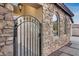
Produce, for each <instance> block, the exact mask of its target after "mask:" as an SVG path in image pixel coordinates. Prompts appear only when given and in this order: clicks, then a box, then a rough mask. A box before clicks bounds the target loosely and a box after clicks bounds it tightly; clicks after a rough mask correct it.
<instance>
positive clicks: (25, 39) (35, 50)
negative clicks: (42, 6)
mask: <svg viewBox="0 0 79 59" xmlns="http://www.w3.org/2000/svg"><path fill="white" fill-rule="evenodd" d="M13 43H14V55H15V56H16V55H18V56H39V55H41V24H40V22H39V21H38V19H36V18H35V17H33V16H30V15H29V16H27V15H23V16H20V17H18V18H17V19H16V20H15V21H14V41H13Z"/></svg>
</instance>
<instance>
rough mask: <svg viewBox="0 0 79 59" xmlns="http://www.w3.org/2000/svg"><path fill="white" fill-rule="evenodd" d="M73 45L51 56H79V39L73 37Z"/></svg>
mask: <svg viewBox="0 0 79 59" xmlns="http://www.w3.org/2000/svg"><path fill="white" fill-rule="evenodd" d="M70 41H71V43H70V44H68V45H66V46H64V47H62V48H61V49H59V50H57V51H56V52H54V53H52V54H51V55H50V56H79V37H71V39H70Z"/></svg>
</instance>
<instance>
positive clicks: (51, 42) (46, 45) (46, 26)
mask: <svg viewBox="0 0 79 59" xmlns="http://www.w3.org/2000/svg"><path fill="white" fill-rule="evenodd" d="M41 5H42V7H43V21H42V40H41V43H42V44H41V46H42V48H41V53H42V55H43V56H45V55H49V54H51V53H52V52H54V51H56V50H57V49H59V48H61V47H62V46H64V45H66V44H67V43H68V42H69V39H70V33H69V32H70V21H69V20H70V18H69V16H68V15H67V14H66V13H64V11H62V10H61V9H60V8H59V7H57V6H56V5H55V4H45V3H44V4H41ZM56 11H57V12H58V13H59V16H60V37H59V39H55V37H54V36H53V23H52V22H51V19H52V16H53V14H54V13H55V12H56ZM65 16H66V17H67V25H68V26H67V35H66V34H64V18H65ZM9 39H10V40H12V37H8V40H9ZM0 40H1V38H0ZM3 43H4V42H3ZM9 43H10V42H9ZM0 44H1V43H0ZM0 55H13V45H12V44H11V45H4V47H3V49H2V48H1V47H0Z"/></svg>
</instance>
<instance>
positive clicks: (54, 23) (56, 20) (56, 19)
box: [52, 14, 59, 36]
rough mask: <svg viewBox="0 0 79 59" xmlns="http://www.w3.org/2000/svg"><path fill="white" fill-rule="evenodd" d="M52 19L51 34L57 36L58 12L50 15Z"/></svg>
mask: <svg viewBox="0 0 79 59" xmlns="http://www.w3.org/2000/svg"><path fill="white" fill-rule="evenodd" d="M52 18H53V19H52V21H53V34H54V36H59V15H58V14H54V15H53V17H52Z"/></svg>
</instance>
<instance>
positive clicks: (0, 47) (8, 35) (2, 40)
mask: <svg viewBox="0 0 79 59" xmlns="http://www.w3.org/2000/svg"><path fill="white" fill-rule="evenodd" d="M4 17H5V20H4ZM11 20H13V19H12V14H11V12H9V10H8V9H6V8H4V7H2V6H0V56H8V55H9V56H11V55H13V36H12V35H13V29H8V28H6V29H3V27H4V26H5V25H6V23H7V25H9V26H13V21H11ZM9 26H8V27H9Z"/></svg>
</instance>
